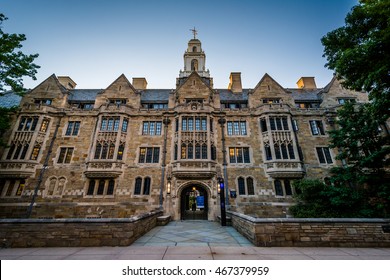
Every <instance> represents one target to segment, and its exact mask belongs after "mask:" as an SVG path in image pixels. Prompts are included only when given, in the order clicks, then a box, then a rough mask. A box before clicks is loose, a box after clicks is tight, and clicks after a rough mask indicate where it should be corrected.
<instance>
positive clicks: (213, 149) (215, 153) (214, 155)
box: [211, 145, 217, 160]
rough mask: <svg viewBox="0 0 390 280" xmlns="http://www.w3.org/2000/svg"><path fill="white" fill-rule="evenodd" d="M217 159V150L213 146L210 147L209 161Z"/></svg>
mask: <svg viewBox="0 0 390 280" xmlns="http://www.w3.org/2000/svg"><path fill="white" fill-rule="evenodd" d="M216 159H217V149H216V148H215V146H214V145H211V160H216Z"/></svg>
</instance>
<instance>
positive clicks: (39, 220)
mask: <svg viewBox="0 0 390 280" xmlns="http://www.w3.org/2000/svg"><path fill="white" fill-rule="evenodd" d="M159 214H163V211H162V210H156V211H151V212H146V213H142V214H139V215H135V216H132V217H131V218H61V219H56V218H53V219H42V218H37V219H35V218H31V219H0V224H18V223H20V224H28V223H30V224H39V223H43V224H48V223H133V222H136V221H139V220H143V219H146V218H149V217H151V216H153V215H159Z"/></svg>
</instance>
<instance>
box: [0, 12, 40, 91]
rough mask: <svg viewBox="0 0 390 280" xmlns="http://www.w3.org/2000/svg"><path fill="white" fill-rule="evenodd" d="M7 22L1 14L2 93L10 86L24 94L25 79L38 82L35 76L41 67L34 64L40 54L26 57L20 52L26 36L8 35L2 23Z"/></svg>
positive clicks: (0, 89) (0, 78) (0, 69)
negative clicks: (28, 78)
mask: <svg viewBox="0 0 390 280" xmlns="http://www.w3.org/2000/svg"><path fill="white" fill-rule="evenodd" d="M5 20H7V17H5V16H4V15H3V14H1V13H0V93H1V92H2V91H4V90H5V87H7V86H9V87H11V89H12V90H13V91H15V92H16V93H18V94H22V93H23V92H24V91H25V90H24V87H23V77H25V76H28V77H31V78H32V79H33V80H36V77H35V74H36V73H37V69H38V68H39V67H40V66H38V65H36V64H34V63H33V61H34V59H35V58H37V57H38V54H32V55H26V54H23V53H22V51H20V48H22V44H21V42H23V41H25V40H26V36H25V35H24V34H8V33H5V32H4V31H3V28H2V23H3V21H5Z"/></svg>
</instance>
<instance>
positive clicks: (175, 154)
mask: <svg viewBox="0 0 390 280" xmlns="http://www.w3.org/2000/svg"><path fill="white" fill-rule="evenodd" d="M174 159H175V160H177V144H175V150H174Z"/></svg>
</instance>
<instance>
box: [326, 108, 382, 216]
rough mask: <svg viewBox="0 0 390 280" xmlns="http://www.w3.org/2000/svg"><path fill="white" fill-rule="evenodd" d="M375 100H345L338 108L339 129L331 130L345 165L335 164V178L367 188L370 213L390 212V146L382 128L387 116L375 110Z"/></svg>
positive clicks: (342, 183)
mask: <svg viewBox="0 0 390 280" xmlns="http://www.w3.org/2000/svg"><path fill="white" fill-rule="evenodd" d="M372 107H373V106H372V104H370V103H368V104H345V105H344V106H343V107H342V108H341V109H339V110H338V113H337V116H338V119H337V121H336V125H337V126H336V127H337V129H335V130H332V131H329V135H330V138H331V141H330V142H331V144H330V147H331V148H335V149H337V150H338V151H339V153H338V155H337V157H336V159H338V160H341V161H342V162H343V166H340V167H334V168H332V170H331V172H332V174H333V176H332V181H333V183H334V184H336V185H337V186H340V187H343V188H359V189H361V191H362V192H364V198H365V199H364V203H363V204H365V206H364V207H365V210H364V211H365V212H366V215H367V216H387V215H389V214H390V208H389V207H390V183H389V178H387V177H388V176H387V172H386V167H387V166H389V163H390V158H389V154H390V146H389V143H388V137H387V136H386V133H383V132H382V131H380V129H379V128H380V124H381V123H383V119H381V118H377V117H375V114H373V113H372V110H373V109H372Z"/></svg>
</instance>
